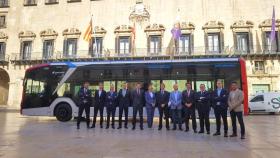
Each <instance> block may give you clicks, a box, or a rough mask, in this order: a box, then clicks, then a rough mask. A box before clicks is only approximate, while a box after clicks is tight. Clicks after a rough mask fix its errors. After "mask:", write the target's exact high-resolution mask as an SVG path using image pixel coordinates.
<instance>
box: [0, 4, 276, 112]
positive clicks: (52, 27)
mask: <svg viewBox="0 0 280 158" xmlns="http://www.w3.org/2000/svg"><path fill="white" fill-rule="evenodd" d="M273 5H274V6H275V11H276V36H275V40H274V42H271V41H270V38H269V37H270V31H271V25H272V10H273ZM278 11H280V1H276V0H246V1H244V0H195V1H194V0H172V1H170V0H20V1H19V0H0V64H1V65H0V66H1V68H0V104H7V105H8V106H10V107H16V108H18V107H19V103H20V100H21V93H22V79H23V77H24V72H25V70H26V68H28V67H30V66H32V65H34V64H38V63H42V62H50V61H56V60H60V61H63V60H72V59H76V58H93V57H95V58H98V57H102V58H103V57H107V56H132V57H135V56H157V55H163V56H164V55H165V56H174V55H187V56H195V57H205V58H209V57H221V56H224V57H227V56H238V57H243V58H244V59H246V63H247V75H248V83H249V85H248V86H249V94H250V95H252V94H254V93H255V92H256V91H277V90H280V57H279V56H280V19H277V18H278V17H279V16H280V14H279V13H278ZM90 19H92V26H93V28H94V29H93V33H92V37H93V40H92V41H91V42H92V43H90V44H89V43H88V42H87V41H85V40H83V36H84V33H85V31H86V29H87V27H88V25H89V23H90ZM175 23H180V26H181V30H182V37H181V38H180V40H179V42H178V44H177V45H178V49H174V47H173V45H174V43H172V40H171V39H172V35H171V29H172V28H173V27H174V24H175Z"/></svg>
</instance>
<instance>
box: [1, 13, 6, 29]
mask: <svg viewBox="0 0 280 158" xmlns="http://www.w3.org/2000/svg"><path fill="white" fill-rule="evenodd" d="M5 27H6V16H5V15H0V28H5Z"/></svg>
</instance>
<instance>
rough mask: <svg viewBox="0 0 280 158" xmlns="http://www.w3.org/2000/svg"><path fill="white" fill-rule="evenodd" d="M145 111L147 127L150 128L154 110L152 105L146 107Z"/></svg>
mask: <svg viewBox="0 0 280 158" xmlns="http://www.w3.org/2000/svg"><path fill="white" fill-rule="evenodd" d="M146 111H147V123H148V127H149V128H151V127H152V126H153V119H154V112H155V108H154V107H153V106H152V105H147V106H146Z"/></svg>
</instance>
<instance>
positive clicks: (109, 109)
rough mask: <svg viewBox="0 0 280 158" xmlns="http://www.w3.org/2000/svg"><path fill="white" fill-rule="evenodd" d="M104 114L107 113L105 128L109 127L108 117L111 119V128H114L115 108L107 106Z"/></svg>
mask: <svg viewBox="0 0 280 158" xmlns="http://www.w3.org/2000/svg"><path fill="white" fill-rule="evenodd" d="M106 112H107V127H109V126H110V117H112V127H114V126H115V112H116V107H115V106H107V107H106Z"/></svg>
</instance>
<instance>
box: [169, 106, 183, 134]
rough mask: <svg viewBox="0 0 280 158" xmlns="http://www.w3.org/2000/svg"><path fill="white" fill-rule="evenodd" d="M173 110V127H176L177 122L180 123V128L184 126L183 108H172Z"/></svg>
mask: <svg viewBox="0 0 280 158" xmlns="http://www.w3.org/2000/svg"><path fill="white" fill-rule="evenodd" d="M171 111H172V120H173V128H175V129H176V127H177V124H178V125H179V128H182V110H181V109H171Z"/></svg>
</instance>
